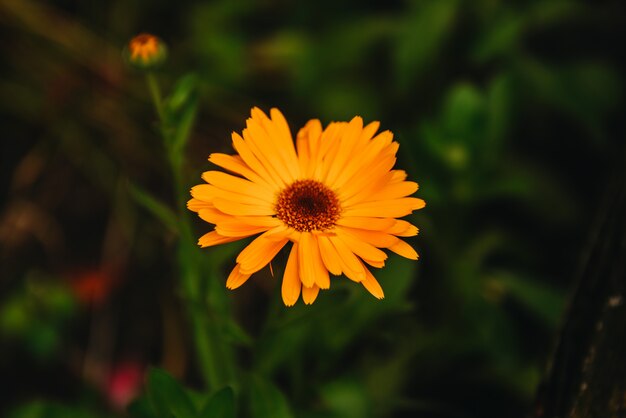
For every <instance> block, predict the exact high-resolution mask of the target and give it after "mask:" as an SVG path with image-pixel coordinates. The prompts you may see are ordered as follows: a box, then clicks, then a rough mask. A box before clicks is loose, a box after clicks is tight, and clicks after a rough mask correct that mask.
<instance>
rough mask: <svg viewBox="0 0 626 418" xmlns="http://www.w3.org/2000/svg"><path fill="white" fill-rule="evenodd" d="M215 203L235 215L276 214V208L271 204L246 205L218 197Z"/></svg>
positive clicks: (223, 210) (224, 210) (217, 206)
mask: <svg viewBox="0 0 626 418" xmlns="http://www.w3.org/2000/svg"><path fill="white" fill-rule="evenodd" d="M213 204H214V205H215V207H216V208H218V209H219V210H220V211H222V212H224V213H226V214H228V215H233V216H268V215H274V213H275V212H274V208H273V207H271V206H270V205H263V206H260V205H244V204H241V203H237V202H233V201H230V200H226V199H218V198H216V199H215V200H214V201H213Z"/></svg>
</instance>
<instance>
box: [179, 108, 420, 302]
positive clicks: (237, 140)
mask: <svg viewBox="0 0 626 418" xmlns="http://www.w3.org/2000/svg"><path fill="white" fill-rule="evenodd" d="M251 113H252V117H251V118H249V119H248V120H247V122H246V129H244V130H243V133H242V135H239V134H237V133H233V134H232V139H233V147H234V148H235V151H237V155H227V154H211V155H210V157H209V161H211V162H212V163H214V164H215V165H217V166H219V167H222V168H223V169H225V170H227V171H229V172H230V173H225V172H222V171H207V172H205V173H204V174H203V175H202V178H203V179H204V181H206V182H207V183H208V184H201V185H198V186H195V187H193V188H192V189H191V195H192V199H191V200H189V203H188V207H189V209H190V210H192V211H194V212H197V213H198V215H199V216H200V218H202V219H203V220H205V221H206V222H209V223H211V224H215V230H213V231H211V232H209V233H207V234H205V235H203V236H202V237H201V238H200V240H199V242H198V243H199V245H200V246H202V247H209V246H212V245H217V244H223V243H226V242H231V241H236V240H239V239H242V238H245V237H249V236H253V235H257V234H261V235H260V236H258V237H257V238H255V239H254V240H253V241H252V242H251V243H250V244H249V245H248V246H247V247H246V248H245V249H244V250H243V251H241V253H240V254H239V256H238V257H237V265H236V266H235V268H234V269H233V270H232V272H231V273H230V275H229V276H228V279H227V281H226V287H228V288H229V289H235V288H237V287H239V286H241V285H242V284H243V283H245V282H246V281H247V280H248V278H249V277H250V276H251V275H252V274H253V273H255V272H257V271H259V270H260V269H262V268H263V267H265V266H266V265H267V264H268V263H269V262H270V261H271V260H272V259H273V258H274V257H275V256H276V254H278V252H279V251H280V250H281V249H282V248H283V247H284V246H285V245H286V244H288V243H289V242H292V243H293V245H292V247H291V252H290V254H289V258H288V260H287V266H286V268H285V272H284V276H283V282H282V298H283V301H284V303H285V305H287V306H292V305H294V304H295V303H296V301H297V300H298V298H299V297H300V294H301V293H302V299H303V300H304V302H305V303H306V304H311V303H313V302H314V301H315V299H316V297H317V295H318V293H319V290H320V289H328V288H329V287H330V275H329V273H332V274H333V275H341V274H344V275H345V276H347V277H348V279H351V280H353V281H355V282H357V283H361V284H362V285H363V286H364V287H365V288H366V289H367V290H368V291H369V292H370V293H371V294H372V295H374V296H375V297H377V298H379V299H382V298H383V297H384V294H383V290H382V288H381V286H380V284H379V283H378V281H377V280H376V279H375V278H374V276H373V275H372V273H371V272H370V270H369V268H368V267H367V266H368V265H369V266H372V267H376V268H380V267H383V266H384V264H385V260H386V259H387V254H386V253H385V252H384V251H382V250H381V248H383V249H388V250H390V251H393V252H395V253H397V254H399V255H401V256H404V257H407V258H410V259H414V260H416V259H417V257H418V256H417V253H416V252H415V250H414V249H413V248H412V247H411V246H410V245H409V244H407V243H406V242H405V241H403V240H402V239H400V238H399V237H409V236H413V235H416V234H417V232H418V229H417V228H416V227H415V226H413V225H411V224H410V223H409V222H407V221H404V220H399V219H396V218H399V217H403V216H406V215H409V214H410V213H412V212H413V211H414V210H416V209H421V208H423V207H424V201H423V200H422V199H418V198H415V197H407V196H409V195H411V194H413V193H414V192H415V191H417V188H418V186H417V183H415V182H411V181H406V180H405V179H406V173H405V172H404V171H402V170H394V169H393V166H394V164H395V162H396V152H397V151H398V143H396V142H393V135H392V133H391V132H389V131H384V132H381V133H378V134H376V132H377V131H378V128H379V123H378V122H372V123H370V124H368V125H366V126H363V120H362V119H361V118H360V117H355V118H354V119H352V120H351V121H350V122H349V123H348V122H335V123H331V124H329V125H328V126H327V127H326V129H322V125H321V123H320V121H319V120H316V119H314V120H311V121H309V122H308V123H307V124H306V125H305V126H304V128H302V129H301V130H300V132H298V135H297V138H296V145H295V146H294V143H293V140H292V137H291V132H290V130H289V126H288V124H287V122H286V120H285V118H284V117H283V115H282V114H281V113H280V111H278V110H277V109H272V110H271V112H270V117H268V116H267V115H266V114H265V113H263V112H262V111H261V110H260V109H258V108H254V109H252V112H251Z"/></svg>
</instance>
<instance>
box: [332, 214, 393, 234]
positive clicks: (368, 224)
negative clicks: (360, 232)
mask: <svg viewBox="0 0 626 418" xmlns="http://www.w3.org/2000/svg"><path fill="white" fill-rule="evenodd" d="M395 223H396V220H395V219H393V218H372V217H363V216H349V217H347V216H344V217H341V218H340V219H339V220H338V221H337V225H342V226H347V227H350V228H358V229H367V230H374V231H384V230H386V229H388V228H391V227H392V226H393V225H395Z"/></svg>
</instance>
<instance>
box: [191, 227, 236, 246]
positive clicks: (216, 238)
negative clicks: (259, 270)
mask: <svg viewBox="0 0 626 418" xmlns="http://www.w3.org/2000/svg"><path fill="white" fill-rule="evenodd" d="M240 239H241V238H240V237H223V236H221V235H219V234H218V233H217V232H215V231H211V232H209V233H207V234H204V235H202V236H201V237H200V239H199V240H198V245H199V246H201V247H202V248H204V247H211V246H213V245H218V244H225V243H227V242H233V241H238V240H240Z"/></svg>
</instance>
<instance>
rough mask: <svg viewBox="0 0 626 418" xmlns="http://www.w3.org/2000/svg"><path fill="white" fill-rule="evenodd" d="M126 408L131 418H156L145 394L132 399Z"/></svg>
mask: <svg viewBox="0 0 626 418" xmlns="http://www.w3.org/2000/svg"><path fill="white" fill-rule="evenodd" d="M127 410H128V413H129V414H130V416H131V417H133V418H157V415H156V412H155V411H154V408H153V407H152V404H151V403H150V400H149V399H148V398H147V397H146V396H141V397H139V398H137V399H135V400H134V401H132V402H131V404H130V405H128V408H127Z"/></svg>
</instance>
